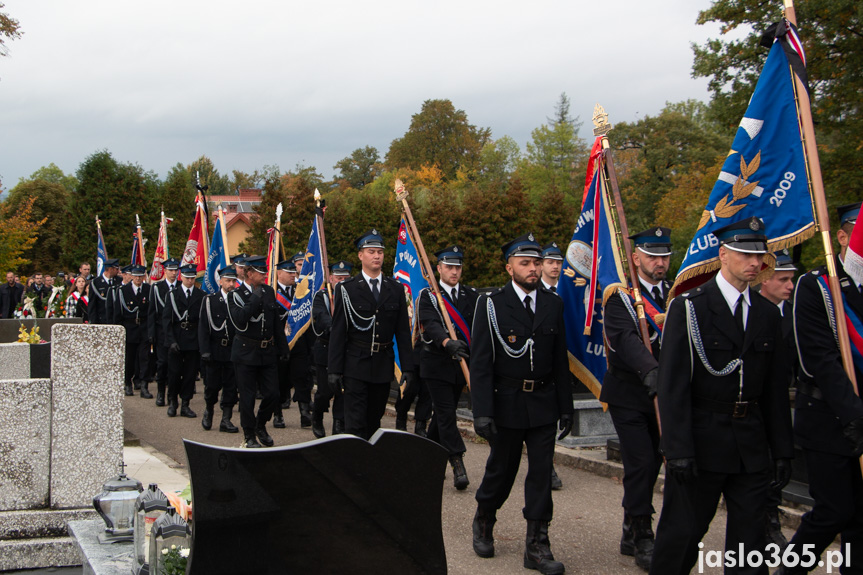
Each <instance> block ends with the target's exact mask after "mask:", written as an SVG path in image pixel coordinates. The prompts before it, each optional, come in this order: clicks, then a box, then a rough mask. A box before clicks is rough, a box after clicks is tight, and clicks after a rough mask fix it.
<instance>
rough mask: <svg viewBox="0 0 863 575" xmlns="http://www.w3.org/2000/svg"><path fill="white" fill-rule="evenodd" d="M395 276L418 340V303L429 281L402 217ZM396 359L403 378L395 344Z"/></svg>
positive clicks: (398, 370) (399, 372)
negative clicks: (405, 300) (403, 293)
mask: <svg viewBox="0 0 863 575" xmlns="http://www.w3.org/2000/svg"><path fill="white" fill-rule="evenodd" d="M393 277H394V278H395V279H397V280H398V281H399V282H400V283H401V284H402V285H403V286H405V296H406V298H407V300H408V314H409V316H410V319H411V334H412V335H413V340H414V341H416V335H417V329H418V325H417V323H418V322H417V317H416V303H417V298H418V297H419V295H420V292H421V291H422V290H423V289H424V288H427V287H428V285H429V284H428V281H427V280H426V278H425V276H424V275H423V273H422V265H420V258H419V254H418V253H417V248H416V245H415V244H414V239H413V237H411V234H410V232H409V231H408V226H407V224H406V223H405V219H404V217H402V221H401V224H399V235H398V238H397V240H396V260H395V265H394V266H393ZM393 342H395V339H394V340H393ZM393 349H394V350H395V359H396V367H395V370H396V379H399V378H401V374H402V369H401V361H400V360H399V348H398V346H397V345H395V344H394V345H393Z"/></svg>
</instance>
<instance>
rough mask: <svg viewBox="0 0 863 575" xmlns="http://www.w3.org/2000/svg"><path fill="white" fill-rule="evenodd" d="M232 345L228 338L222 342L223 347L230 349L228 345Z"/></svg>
mask: <svg viewBox="0 0 863 575" xmlns="http://www.w3.org/2000/svg"><path fill="white" fill-rule="evenodd" d="M229 343H231V342H230V340H229V339H228V338H225V339H223V340H222V347H228V344H229Z"/></svg>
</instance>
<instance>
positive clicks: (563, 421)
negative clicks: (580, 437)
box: [557, 413, 572, 441]
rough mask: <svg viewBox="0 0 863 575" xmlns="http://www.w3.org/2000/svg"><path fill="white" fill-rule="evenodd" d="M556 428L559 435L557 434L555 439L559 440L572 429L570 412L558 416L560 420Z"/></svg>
mask: <svg viewBox="0 0 863 575" xmlns="http://www.w3.org/2000/svg"><path fill="white" fill-rule="evenodd" d="M557 428H558V429H559V430H560V435H558V436H557V440H558V441H560V440H561V439H563V438H564V437H566V436H567V435H569V432H570V431H572V414H571V413H564V414H562V415H561V416H560V421H559V422H558V424H557Z"/></svg>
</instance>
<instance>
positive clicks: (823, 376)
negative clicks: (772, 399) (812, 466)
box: [793, 264, 863, 457]
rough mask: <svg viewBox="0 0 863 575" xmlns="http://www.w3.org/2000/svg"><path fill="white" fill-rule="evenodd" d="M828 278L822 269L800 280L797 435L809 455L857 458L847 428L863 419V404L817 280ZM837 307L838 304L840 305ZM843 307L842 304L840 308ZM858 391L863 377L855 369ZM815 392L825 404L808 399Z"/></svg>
mask: <svg viewBox="0 0 863 575" xmlns="http://www.w3.org/2000/svg"><path fill="white" fill-rule="evenodd" d="M837 267H838V276H839V285H840V287H841V289H842V294H843V295H844V296H845V299H846V301H847V302H848V305H849V307H850V308H851V309H852V310H854V311H855V312H856V313H857V315H858V316H859V317H861V318H863V295H861V294H860V292H859V291H858V290H857V286H856V285H854V282H853V280H851V279H850V278H849V277H848V275H847V274H846V273H845V270H844V269H843V268H842V266H841V264H840V265H838V266H837ZM826 274H827V269H826V268H823V267H822V268H819V269H816V270H813V271H811V272H809V273H807V274H804V275H802V276H800V279H799V280H797V289H796V290H795V292H794V310H793V311H794V323H795V334H796V341H797V349H798V352H799V354H800V365H799V366H798V372H797V379H798V380H799V384H798V388H797V399H796V400H795V411H794V432H795V435H796V438H797V443H798V444H800V446H801V447H803V448H806V449H812V450H815V451H822V452H825V453H832V454H834V455H844V456H848V457H853V453H852V452H851V443H850V442H849V441H848V440H847V439H845V437H844V436H843V435H842V426H844V425H846V424H847V423H849V422H850V421H852V420H854V419H857V418H859V417H863V401H861V400H860V398H859V397H857V396H856V395H855V394H854V388H853V387H852V385H851V380H849V379H848V376H847V375H846V374H845V369H844V368H843V367H842V357H841V355H840V354H839V348H838V346H837V345H836V339H835V337H834V336H833V330H832V329H831V327H830V323H829V322H828V319H827V308H826V307H825V305H824V298H823V296H822V292H821V289H820V288H819V287H818V283H817V282H818V278H819V277H820V276H824V275H826ZM836 303H837V302H834V305H836ZM840 305H841V304H840ZM855 372H856V375H857V382H858V385H860V384H861V383H863V373H861V372H860V370H859V369H855ZM807 385H808V386H809V387H811V386H815V388H816V389H817V393H816V394H820V395H821V398H820V399H816V398H815V397H813V396H812V395H809V394H807V393H804V391H810V390H808V389H805V387H806V386H807Z"/></svg>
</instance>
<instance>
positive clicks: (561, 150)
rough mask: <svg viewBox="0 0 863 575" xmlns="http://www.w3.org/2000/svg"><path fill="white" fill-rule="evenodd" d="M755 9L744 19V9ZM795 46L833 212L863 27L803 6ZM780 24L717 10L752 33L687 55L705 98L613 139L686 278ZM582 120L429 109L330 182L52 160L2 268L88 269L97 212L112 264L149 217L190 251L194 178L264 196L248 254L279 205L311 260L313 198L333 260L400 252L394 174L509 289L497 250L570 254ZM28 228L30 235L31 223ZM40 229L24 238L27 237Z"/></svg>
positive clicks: (849, 191)
mask: <svg viewBox="0 0 863 575" xmlns="http://www.w3.org/2000/svg"><path fill="white" fill-rule="evenodd" d="M741 4H743V5H745V8H746V9H745V10H743V9H741ZM797 14H798V20H799V22H800V24H801V26H800V36H801V37H802V39H803V42H804V45H805V47H806V50H807V64H808V73H809V78H810V83H811V87H812V95H813V113H814V118H815V122H816V133H817V135H818V139H819V154H820V157H821V162H822V166H823V169H824V176H825V187H826V191H827V196H828V203H829V204H830V205H831V206H832V207H835V206H836V205H840V204H844V203H849V202H852V201H859V200H861V199H863V186H861V178H863V176H861V174H863V170H861V168H863V142H861V139H863V131H861V128H863V95H861V94H863V73H861V72H863V23H862V22H861V15H860V12H859V7H858V6H857V5H856V3H855V2H854V1H853V0H800V1H799V2H798V3H797ZM778 17H779V14H778V12H777V8H776V7H775V6H772V5H770V6H768V5H766V4H764V3H761V2H756V1H755V0H745V1H744V2H742V3H741V2H740V1H739V0H717V1H715V2H714V3H713V4H712V5H711V7H710V8H708V9H707V10H704V11H702V12H701V13H700V15H699V19H698V20H699V22H700V23H707V22H719V23H721V24H722V25H723V26H724V28H725V29H727V30H733V29H735V28H742V29H745V30H749V33H748V34H747V35H745V36H743V37H742V38H741V39H738V40H732V41H727V40H721V39H718V40H710V41H708V42H707V43H705V44H704V45H700V46H699V45H695V46H693V50H694V63H693V75H694V76H695V77H705V78H708V79H709V90H710V95H711V97H710V101H709V102H708V103H704V102H699V101H694V100H688V101H683V102H669V103H667V104H666V105H665V107H663V108H662V109H661V110H660V111H659V112H658V113H655V114H653V115H645V116H644V117H642V118H640V119H638V120H637V121H634V122H621V123H617V124H616V125H615V128H614V130H613V131H612V132H611V134H610V136H609V137H610V142H611V145H612V148H613V150H614V154H615V163H616V166H617V172H618V176H619V180H620V186H621V192H622V196H623V202H624V207H625V210H626V214H627V220H628V224H629V228H630V230H633V231H637V230H640V229H643V228H646V227H649V226H652V225H663V226H667V227H670V228H672V229H673V230H674V231H673V234H672V238H673V242H674V246H675V252H676V253H675V256H674V257H673V260H672V271H673V270H674V269H676V267H677V266H678V265H679V263H680V261H682V258H683V254H684V253H685V251H686V248H687V246H688V243H689V241H690V239H691V238H692V236H693V234H694V232H695V229H696V227H697V225H698V221H699V218H700V215H701V211H702V210H703V208H704V205H705V203H706V201H707V197H708V195H709V193H710V190H711V188H712V187H713V184H714V183H715V182H716V178H717V177H718V174H719V172H720V168H721V166H722V163H723V161H724V159H725V156H726V154H727V153H728V150H729V147H730V145H731V141H732V140H733V137H734V133H735V131H736V129H737V125H738V123H739V122H740V119H741V118H742V117H743V114H744V112H745V109H746V105H747V103H748V101H749V97H750V96H751V94H752V91H753V90H754V87H755V82H756V81H757V78H758V75H759V73H760V70H761V67H762V65H763V63H764V61H765V59H766V56H767V52H768V50H767V49H766V48H763V47H759V46H758V40H759V38H760V34H761V32H762V31H763V30H764V29H765V28H766V27H767V26H768V25H769V24H770V23H771V22H772V21H775V20H777V19H778ZM581 127H582V121H581V120H580V118H579V117H578V116H577V115H576V116H574V115H573V114H572V112H571V110H570V101H569V98H568V97H567V95H566V94H562V95H561V96H560V98H559V100H558V101H557V102H556V103H555V104H554V107H553V113H552V114H551V115H550V116H549V117H548V118H546V121H545V122H544V123H543V124H542V125H540V126H539V127H537V128H536V129H535V130H533V132H532V134H531V139H530V141H529V142H527V144H526V146H525V149H524V150H522V149H521V148H520V147H519V145H518V143H516V142H515V140H513V139H512V138H511V137H509V136H505V135H504V136H500V137H497V138H495V137H494V135H493V132H492V130H491V128H488V127H477V126H475V125H473V124H471V123H470V121H469V118H468V117H467V114H466V113H465V112H464V111H463V110H459V109H457V108H456V106H455V105H454V103H453V102H451V101H450V100H446V99H438V100H427V101H425V102H424V103H423V104H422V106H421V109H420V110H419V111H418V112H417V113H416V114H414V115H413V117H412V119H411V123H410V127H409V128H408V130H407V131H406V133H405V134H404V135H403V136H402V137H400V138H397V139H395V140H393V142H392V143H391V144H390V147H389V149H388V150H387V151H386V153H385V154H384V155H383V156H381V153H380V152H379V151H378V150H377V149H376V148H374V147H372V146H365V147H362V148H358V149H356V150H354V151H353V152H351V153H350V154H349V155H348V156H346V157H345V158H344V159H342V160H340V161H339V162H337V163H336V165H335V166H334V170H335V172H336V176H335V177H334V178H333V179H332V180H325V179H324V178H323V177H322V176H321V175H320V174H319V173H318V171H317V170H316V169H315V168H314V167H312V166H296V167H295V168H293V169H291V170H288V171H282V170H281V169H280V168H279V167H278V166H264V167H262V168H261V169H260V170H256V171H255V172H253V173H251V174H247V173H244V172H240V171H237V170H234V171H232V172H231V174H230V175H229V174H220V173H219V171H218V170H217V169H216V167H215V166H214V165H213V163H212V161H210V160H209V158H207V157H206V156H201V157H199V158H198V159H197V160H194V161H192V162H190V163H188V164H182V163H178V164H176V165H175V166H174V167H172V168H171V169H170V170H169V172H168V174H167V177H166V178H165V179H164V180H161V179H159V178H158V177H157V176H156V174H154V173H153V172H149V171H146V170H144V169H143V168H141V167H140V166H138V165H136V164H133V163H121V162H118V161H117V160H116V159H115V158H114V157H113V156H112V155H111V153H110V152H109V151H107V150H100V151H97V152H95V153H93V154H91V155H90V156H88V157H87V158H86V159H85V160H84V161H83V162H82V163H81V164H80V166H79V168H78V170H77V171H76V173H75V174H64V173H63V172H62V170H60V169H59V168H57V167H56V166H54V165H53V164H50V165H48V166H46V167H44V168H41V169H40V170H38V171H37V172H35V173H34V174H32V175H31V176H30V177H29V178H25V179H22V181H21V182H19V183H18V184H17V185H16V186H15V187H14V188H13V189H12V190H11V191H10V193H9V195H8V198H7V199H6V200H5V202H3V204H2V205H0V267H2V268H3V269H14V270H16V271H19V272H21V273H25V274H26V273H28V272H31V271H33V270H36V269H40V270H45V271H50V270H53V269H54V268H55V267H58V269H59V268H65V269H68V268H70V267H71V266H73V265H77V263H78V262H80V261H83V260H88V259H89V260H92V259H93V257H94V254H95V245H96V235H95V233H96V232H95V225H94V219H95V216H96V215H97V214H98V215H99V217H100V219H101V220H102V229H103V234H104V236H105V241H106V244H107V246H108V250H109V253H110V254H111V255H112V256H114V257H120V259H121V260H123V259H126V258H128V255H127V254H126V251H127V250H128V251H129V252H130V250H131V234H132V231H133V226H134V215H135V214H136V213H137V214H139V215H140V217H141V220H142V225H143V227H144V229H145V230H146V232H145V236H146V237H148V238H150V239H151V241H150V242H149V243H148V246H147V247H148V250H147V255H148V260H151V259H152V252H153V250H154V249H155V243H156V242H155V238H156V232H157V230H158V221H159V213H160V211H161V210H162V209H164V211H165V213H166V215H167V216H168V217H172V218H174V223H173V224H171V225H170V227H169V234H168V235H169V238H170V244H171V245H170V250H171V253H172V254H179V253H181V252H182V249H183V245H184V244H185V241H186V238H187V236H188V230H189V229H190V227H191V225H192V219H193V217H194V201H193V200H194V197H195V193H196V191H195V174H196V173H200V180H201V184H203V185H206V186H208V188H209V191H208V193H209V194H220V195H228V194H232V193H235V190H236V189H237V188H249V187H258V188H261V189H262V190H263V201H262V203H261V204H260V206H258V208H257V211H258V213H259V215H261V218H259V219H258V220H257V221H255V222H254V223H253V226H252V231H251V233H250V235H249V238H248V240H247V241H246V243H245V244H244V245H243V246H242V247H243V250H244V251H246V252H249V253H265V242H266V234H265V232H266V229H267V228H269V227H270V226H271V225H272V222H273V218H274V212H275V206H276V204H278V203H279V202H281V203H283V206H284V208H285V212H284V215H283V216H282V222H283V224H282V229H283V237H284V243H285V245H286V247H287V249H288V250H289V251H291V250H293V251H299V250H302V249H304V247H305V243H306V241H307V238H308V234H309V229H310V226H311V221H312V214H313V199H312V193H313V190H314V189H315V188H317V189H319V190H320V191H321V192H322V193H323V195H324V197H325V199H326V200H327V206H328V207H327V211H326V216H325V224H326V233H327V245H328V249H329V257H330V259H331V260H336V259H347V260H352V261H354V263H356V250H355V249H354V248H353V241H354V239H355V238H356V237H357V236H359V235H360V234H361V233H362V232H364V231H365V230H367V229H369V228H372V227H376V228H378V230H379V231H381V232H382V233H383V234H384V237H385V238H387V240H388V242H390V244H389V245H391V246H394V243H395V237H396V233H397V229H398V224H399V216H400V207H399V204H398V203H397V202H396V201H395V197H394V192H393V184H394V181H395V179H396V178H399V179H401V180H402V181H403V182H405V184H406V187H407V189H408V191H409V192H410V193H411V199H410V201H411V205H412V209H413V211H414V215H415V217H416V219H417V223H418V226H419V229H420V232H421V233H422V234H423V242H424V244H425V245H426V247H427V248H428V249H429V250H436V249H438V248H440V247H443V246H444V245H447V244H449V243H454V242H455V243H459V244H461V245H463V246H464V248H465V251H466V257H467V258H468V259H467V262H468V265H467V266H466V269H465V281H467V282H468V283H472V284H474V285H499V284H501V283H503V282H504V281H505V280H506V279H507V278H506V275H505V272H504V271H503V269H502V265H501V261H500V250H499V247H500V245H501V244H503V243H504V242H505V241H507V240H508V239H511V238H512V237H513V236H515V235H517V234H520V233H524V232H526V231H533V232H534V233H535V234H536V235H537V237H538V239H539V240H540V241H541V242H543V243H546V242H551V241H557V242H558V243H560V244H564V245H565V244H566V243H568V241H569V238H570V236H571V234H572V229H573V226H574V222H575V219H576V217H577V214H578V212H579V211H580V209H581V198H582V193H583V189H584V184H585V182H584V174H585V169H586V162H587V157H588V151H589V144H590V142H588V141H585V140H584V139H582V138H581V137H579V135H578V134H579V130H580V129H581ZM25 224H28V225H29V228H28V227H27V225H25ZM28 229H29V230H30V232H28V231H27V230H28ZM821 254H822V251H821V247H820V245H819V242H818V241H810V242H807V245H805V246H804V248H803V250H802V253H800V254H798V255H799V257H800V258H801V260H802V261H801V265H802V266H803V267H810V266H814V265H818V263H819V257H820V256H821Z"/></svg>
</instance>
